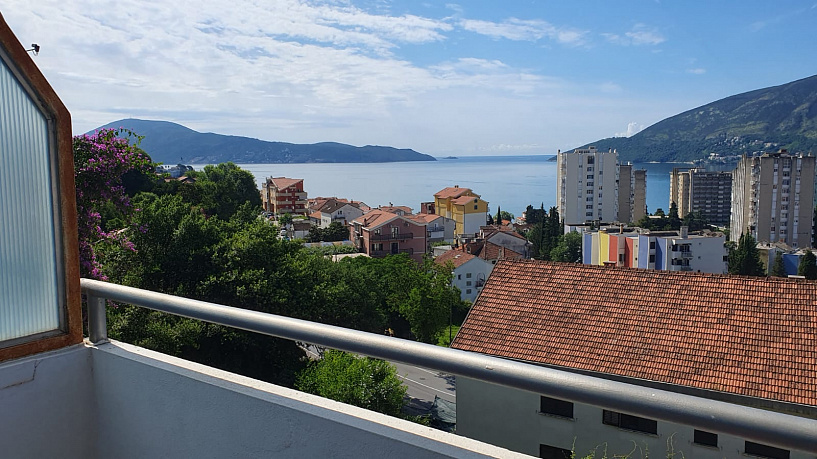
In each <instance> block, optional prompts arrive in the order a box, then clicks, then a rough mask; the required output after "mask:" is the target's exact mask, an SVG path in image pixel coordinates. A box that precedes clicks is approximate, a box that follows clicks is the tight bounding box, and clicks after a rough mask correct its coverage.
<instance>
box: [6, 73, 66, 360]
mask: <svg viewBox="0 0 817 459" xmlns="http://www.w3.org/2000/svg"><path fill="white" fill-rule="evenodd" d="M48 139H49V136H48V123H47V121H46V119H45V117H44V116H43V114H42V113H41V112H40V111H39V109H38V107H37V106H36V105H35V104H34V102H33V101H32V100H31V99H30V98H29V96H28V94H27V93H26V91H25V89H24V88H23V87H22V86H21V85H20V83H19V82H18V81H17V80H16V79H15V77H14V75H13V74H12V72H11V70H10V69H9V68H8V67H7V66H6V64H5V63H3V61H2V60H0V346H2V345H3V342H4V341H6V342H7V341H8V340H12V339H15V338H21V337H25V336H30V335H35V334H39V333H43V332H48V331H52V330H56V329H58V328H59V327H60V301H59V291H58V289H59V287H58V282H57V262H56V253H57V251H56V247H55V245H56V243H55V231H54V229H55V226H54V224H55V222H54V213H53V209H52V195H51V174H50V166H49V140H48Z"/></svg>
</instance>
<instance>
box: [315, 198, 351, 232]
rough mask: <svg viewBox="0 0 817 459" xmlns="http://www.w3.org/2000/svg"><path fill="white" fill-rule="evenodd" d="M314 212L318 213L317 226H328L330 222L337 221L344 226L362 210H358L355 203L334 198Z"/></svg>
mask: <svg viewBox="0 0 817 459" xmlns="http://www.w3.org/2000/svg"><path fill="white" fill-rule="evenodd" d="M316 213H317V214H319V215H320V221H319V223H318V226H320V227H321V228H328V227H329V225H331V224H332V222H339V223H340V224H342V225H343V226H346V225H347V224H348V222H351V221H352V220H354V219H356V218H358V217H360V216H361V215H363V211H362V210H360V208H359V207H358V206H357V204H353V203H350V202H341V201H337V200H334V199H330V200H328V201H327V202H326V203H325V204H324V205H323V206H321V207H320V210H318V211H317V212H316ZM311 217H312V216H311V215H310V218H311Z"/></svg>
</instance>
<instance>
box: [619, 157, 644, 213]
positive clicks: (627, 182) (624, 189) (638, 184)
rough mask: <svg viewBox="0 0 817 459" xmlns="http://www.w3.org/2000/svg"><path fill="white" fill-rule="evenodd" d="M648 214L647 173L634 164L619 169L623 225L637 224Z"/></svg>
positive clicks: (620, 208)
mask: <svg viewBox="0 0 817 459" xmlns="http://www.w3.org/2000/svg"><path fill="white" fill-rule="evenodd" d="M646 213H647V171H646V170H644V169H634V168H633V165H632V164H621V165H620V166H619V168H618V217H617V218H616V221H618V222H621V223H630V222H635V221H638V220H640V219H641V217H643V216H644V215H645V214H646Z"/></svg>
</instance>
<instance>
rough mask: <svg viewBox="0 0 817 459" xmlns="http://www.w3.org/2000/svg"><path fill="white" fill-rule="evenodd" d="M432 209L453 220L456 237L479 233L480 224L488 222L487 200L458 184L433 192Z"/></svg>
mask: <svg viewBox="0 0 817 459" xmlns="http://www.w3.org/2000/svg"><path fill="white" fill-rule="evenodd" d="M426 208H429V207H428V206H427V207H426ZM433 209H434V211H435V212H436V213H437V215H442V216H443V217H446V218H450V219H452V220H454V221H455V228H454V233H455V236H456V237H460V236H463V235H470V236H474V235H476V234H477V233H479V228H480V226H483V225H485V224H486V223H487V222H488V201H485V200H482V199H480V195H478V194H476V193H474V192H473V191H471V189H470V188H460V186H459V185H454V186H453V187H448V188H444V189H442V190H440V191H438V192H437V193H435V194H434V206H433Z"/></svg>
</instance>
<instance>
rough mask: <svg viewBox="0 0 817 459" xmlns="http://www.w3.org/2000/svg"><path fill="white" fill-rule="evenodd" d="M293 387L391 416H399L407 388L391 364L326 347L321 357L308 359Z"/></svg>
mask: <svg viewBox="0 0 817 459" xmlns="http://www.w3.org/2000/svg"><path fill="white" fill-rule="evenodd" d="M295 387H296V388H298V389H299V390H302V391H304V392H309V393H311V394H315V395H320V396H321V397H326V398H330V399H332V400H336V401H339V402H343V403H348V404H350V405H355V406H359V407H361V408H365V409H367V410H372V411H378V412H380V413H385V414H388V415H391V416H400V411H401V409H402V408H403V398H404V397H405V395H406V387H405V386H404V385H403V384H402V382H401V381H400V378H399V377H398V376H397V369H396V368H395V367H394V366H393V365H391V364H390V363H388V362H385V361H383V360H378V359H372V358H369V357H356V356H354V355H352V354H349V353H346V352H341V351H335V350H327V351H326V352H324V353H323V358H322V359H320V360H317V361H313V362H310V364H309V366H307V367H306V369H304V370H303V371H301V372H300V373H299V374H298V376H297V379H296V381H295Z"/></svg>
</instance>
